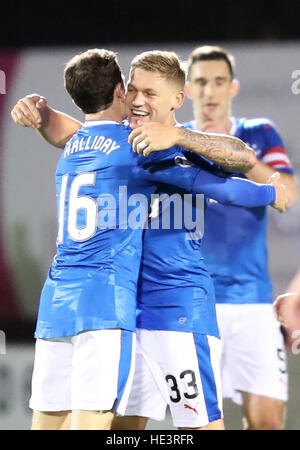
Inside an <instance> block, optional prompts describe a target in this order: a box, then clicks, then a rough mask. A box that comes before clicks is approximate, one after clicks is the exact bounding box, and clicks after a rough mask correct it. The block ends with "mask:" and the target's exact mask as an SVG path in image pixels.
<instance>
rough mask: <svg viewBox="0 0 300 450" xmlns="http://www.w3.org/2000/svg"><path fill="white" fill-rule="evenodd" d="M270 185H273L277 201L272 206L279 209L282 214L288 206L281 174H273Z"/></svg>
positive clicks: (269, 181)
mask: <svg viewBox="0 0 300 450" xmlns="http://www.w3.org/2000/svg"><path fill="white" fill-rule="evenodd" d="M268 184H272V185H273V186H274V187H275V190H276V200H275V202H274V203H272V205H271V206H272V207H273V208H275V209H278V211H280V212H283V211H285V210H286V205H287V193H286V187H285V185H284V184H282V183H281V179H280V173H278V172H275V173H273V175H272V176H271V177H270V178H269V180H268Z"/></svg>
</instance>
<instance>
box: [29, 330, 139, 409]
mask: <svg viewBox="0 0 300 450" xmlns="http://www.w3.org/2000/svg"><path fill="white" fill-rule="evenodd" d="M135 343H136V336H135V333H132V332H131V331H127V330H120V329H109V330H106V329H105V330H93V331H85V332H82V333H80V334H78V335H76V336H72V337H66V338H57V339H37V341H36V345H35V360H34V369H33V376H32V395H31V398H30V402H29V406H30V408H32V409H34V410H38V411H43V412H46V411H68V410H74V409H81V410H89V411H103V410H111V409H115V411H117V412H118V413H119V414H124V411H125V408H126V404H127V399H128V395H129V391H130V388H131V384H132V379H133V373H134V363H135Z"/></svg>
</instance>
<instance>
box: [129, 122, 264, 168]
mask: <svg viewBox="0 0 300 450" xmlns="http://www.w3.org/2000/svg"><path fill="white" fill-rule="evenodd" d="M129 142H131V143H132V145H133V149H134V150H135V151H136V152H137V153H139V154H142V155H144V156H148V155H149V154H150V153H151V152H153V151H158V150H164V149H167V148H170V147H172V146H174V145H178V146H180V147H184V148H186V149H189V150H191V151H193V152H195V153H198V154H199V155H201V156H204V157H205V158H207V159H209V160H210V161H213V162H214V163H216V164H218V165H220V166H221V167H222V168H223V169H224V170H226V171H228V172H239V173H244V172H247V171H249V170H250V169H251V168H252V167H254V165H255V163H256V156H255V153H254V151H253V150H252V149H250V148H249V147H248V146H247V145H246V144H245V143H244V142H243V141H241V140H240V139H238V138H236V137H233V136H228V135H225V134H215V133H202V132H198V131H193V130H189V129H186V128H183V127H174V126H170V125H162V124H159V123H154V122H152V123H146V124H143V125H141V126H140V127H139V128H136V129H135V130H133V131H132V133H131V134H130V136H129Z"/></svg>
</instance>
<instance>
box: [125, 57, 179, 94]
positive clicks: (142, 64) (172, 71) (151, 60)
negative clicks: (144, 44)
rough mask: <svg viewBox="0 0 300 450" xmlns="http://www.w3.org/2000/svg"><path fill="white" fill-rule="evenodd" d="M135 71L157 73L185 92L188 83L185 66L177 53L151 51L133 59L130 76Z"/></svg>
mask: <svg viewBox="0 0 300 450" xmlns="http://www.w3.org/2000/svg"><path fill="white" fill-rule="evenodd" d="M135 69H143V70H146V71H148V72H157V73H159V74H160V75H161V76H162V77H163V78H165V79H166V80H168V81H172V82H175V83H176V85H178V87H179V88H180V89H181V90H183V89H184V84H185V81H186V70H185V66H184V64H183V63H182V62H181V61H180V60H179V57H178V56H177V55H176V53H175V52H167V51H161V50H151V51H148V52H143V53H140V54H139V55H137V56H136V57H135V58H133V60H132V62H131V65H130V76H131V75H132V73H133V72H134V70H135Z"/></svg>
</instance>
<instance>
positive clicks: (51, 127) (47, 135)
mask: <svg viewBox="0 0 300 450" xmlns="http://www.w3.org/2000/svg"><path fill="white" fill-rule="evenodd" d="M81 126H82V124H81V122H79V121H78V120H76V119H73V118H72V117H70V116H68V115H67V114H64V113H62V112H60V111H56V110H54V109H52V108H50V107H47V108H45V110H44V111H43V112H42V126H41V127H40V128H38V132H39V133H40V135H41V136H42V137H43V138H44V139H45V140H46V141H47V142H49V143H50V144H52V145H54V146H55V147H59V148H64V146H65V144H66V143H67V142H68V140H69V139H70V138H71V136H73V134H74V133H76V131H77V130H78V129H79V128H81Z"/></svg>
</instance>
